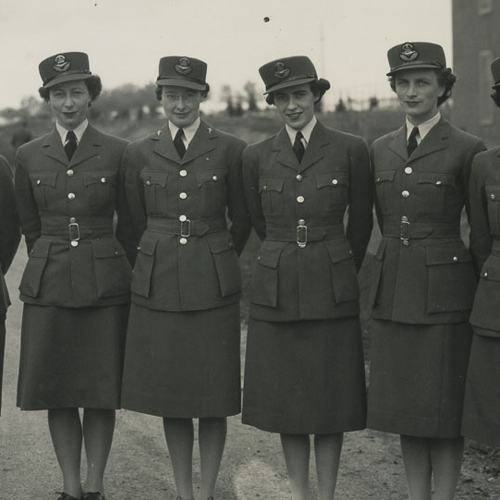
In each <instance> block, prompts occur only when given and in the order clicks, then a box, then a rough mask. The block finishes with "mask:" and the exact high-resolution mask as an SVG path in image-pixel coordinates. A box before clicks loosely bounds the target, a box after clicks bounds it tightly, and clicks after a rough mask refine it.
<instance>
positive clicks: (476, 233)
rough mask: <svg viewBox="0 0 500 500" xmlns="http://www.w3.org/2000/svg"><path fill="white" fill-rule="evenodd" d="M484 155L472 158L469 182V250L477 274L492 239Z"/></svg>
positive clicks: (488, 251)
mask: <svg viewBox="0 0 500 500" xmlns="http://www.w3.org/2000/svg"><path fill="white" fill-rule="evenodd" d="M483 158H484V159H485V160H486V159H487V157H485V155H479V156H476V157H475V158H474V161H473V163H472V169H471V175H470V181H469V222H470V250H471V253H472V256H473V258H474V264H475V268H476V272H477V274H479V273H480V272H481V269H482V267H483V264H484V263H485V261H486V259H487V258H488V257H489V255H490V253H491V247H492V241H493V240H492V237H491V234H490V222H489V219H488V201H487V199H486V192H485V170H486V167H487V165H486V164H485V162H484V161H482V160H483Z"/></svg>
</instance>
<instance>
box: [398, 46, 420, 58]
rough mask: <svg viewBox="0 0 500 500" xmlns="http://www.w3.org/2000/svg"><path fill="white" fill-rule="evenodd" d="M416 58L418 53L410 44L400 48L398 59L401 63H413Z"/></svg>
mask: <svg viewBox="0 0 500 500" xmlns="http://www.w3.org/2000/svg"><path fill="white" fill-rule="evenodd" d="M417 57H418V52H417V51H416V50H415V48H414V47H413V45H412V44H411V43H405V44H404V45H402V46H401V53H400V54H399V58H400V59H401V60H402V61H405V62H410V61H414V60H415V59H416V58H417Z"/></svg>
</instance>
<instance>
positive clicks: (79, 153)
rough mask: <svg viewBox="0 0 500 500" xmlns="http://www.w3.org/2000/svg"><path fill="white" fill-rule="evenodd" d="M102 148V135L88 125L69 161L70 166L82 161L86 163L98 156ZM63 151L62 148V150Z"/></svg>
mask: <svg viewBox="0 0 500 500" xmlns="http://www.w3.org/2000/svg"><path fill="white" fill-rule="evenodd" d="M101 147H102V135H101V133H100V132H98V131H97V130H96V129H95V128H94V127H92V126H91V125H88V126H87V128H86V129H85V132H84V133H83V135H82V140H81V141H80V144H78V147H77V148H76V151H75V154H74V155H73V158H71V161H70V162H69V164H70V166H76V165H78V164H80V163H83V162H84V161H87V160H88V159H90V158H93V157H94V156H97V155H99V153H100V151H101ZM63 151H64V148H63Z"/></svg>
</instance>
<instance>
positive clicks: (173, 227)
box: [148, 217, 227, 238]
mask: <svg viewBox="0 0 500 500" xmlns="http://www.w3.org/2000/svg"><path fill="white" fill-rule="evenodd" d="M226 229H227V223H226V220H225V219H211V220H210V219H209V220H204V221H202V220H190V219H187V218H186V219H185V220H178V219H162V218H159V217H158V218H155V217H150V218H148V230H149V231H154V232H157V233H164V234H177V235H179V236H181V237H183V238H189V237H190V236H203V235H204V234H208V233H216V232H218V231H224V230H226Z"/></svg>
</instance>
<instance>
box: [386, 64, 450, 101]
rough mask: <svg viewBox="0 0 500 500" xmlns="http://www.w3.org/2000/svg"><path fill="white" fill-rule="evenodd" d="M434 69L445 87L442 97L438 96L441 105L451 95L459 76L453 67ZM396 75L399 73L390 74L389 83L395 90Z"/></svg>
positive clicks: (441, 85)
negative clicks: (455, 73) (454, 72)
mask: <svg viewBox="0 0 500 500" xmlns="http://www.w3.org/2000/svg"><path fill="white" fill-rule="evenodd" d="M432 71H435V72H436V76H437V80H438V84H439V86H440V87H444V92H443V95H442V96H441V97H438V102H437V105H438V106H441V104H443V102H445V101H446V100H448V99H449V98H450V97H451V89H452V88H453V85H455V82H456V81H457V77H456V75H454V74H453V72H452V71H451V68H443V69H436V70H432ZM396 76H397V73H396V74H394V75H391V76H389V84H390V85H391V89H392V90H393V91H394V92H396Z"/></svg>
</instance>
